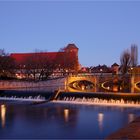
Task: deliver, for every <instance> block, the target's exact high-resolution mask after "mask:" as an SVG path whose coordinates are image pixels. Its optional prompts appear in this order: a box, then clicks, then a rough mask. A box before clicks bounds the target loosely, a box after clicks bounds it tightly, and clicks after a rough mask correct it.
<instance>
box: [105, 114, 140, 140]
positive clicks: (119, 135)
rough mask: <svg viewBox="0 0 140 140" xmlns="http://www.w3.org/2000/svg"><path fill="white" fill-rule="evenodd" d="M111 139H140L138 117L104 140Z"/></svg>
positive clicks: (139, 120)
mask: <svg viewBox="0 0 140 140" xmlns="http://www.w3.org/2000/svg"><path fill="white" fill-rule="evenodd" d="M112 139H125V140H128V139H132V140H135V139H140V117H138V118H136V119H135V120H134V121H132V122H131V123H130V124H128V125H127V126H125V127H123V128H121V129H119V130H118V131H117V132H114V133H113V134H111V135H109V136H108V137H107V138H106V140H112Z"/></svg>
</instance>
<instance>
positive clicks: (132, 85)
mask: <svg viewBox="0 0 140 140" xmlns="http://www.w3.org/2000/svg"><path fill="white" fill-rule="evenodd" d="M130 72H131V77H130V78H131V93H134V76H133V67H131V68H130Z"/></svg>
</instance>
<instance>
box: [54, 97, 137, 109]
mask: <svg viewBox="0 0 140 140" xmlns="http://www.w3.org/2000/svg"><path fill="white" fill-rule="evenodd" d="M53 102H57V103H69V104H85V105H100V106H120V107H138V108H140V102H139V101H136V102H134V101H124V100H123V99H121V100H113V99H110V100H105V99H98V98H89V99H86V98H74V97H70V98H68V97H65V98H64V99H63V100H57V101H53Z"/></svg>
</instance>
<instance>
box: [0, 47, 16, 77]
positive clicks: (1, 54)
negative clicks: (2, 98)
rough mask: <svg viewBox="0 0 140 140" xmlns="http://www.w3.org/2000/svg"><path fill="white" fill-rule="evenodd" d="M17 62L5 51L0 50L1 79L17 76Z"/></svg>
mask: <svg viewBox="0 0 140 140" xmlns="http://www.w3.org/2000/svg"><path fill="white" fill-rule="evenodd" d="M14 70H15V61H14V59H13V58H11V57H10V56H9V55H8V54H7V53H5V50H4V49H0V77H1V78H2V79H3V78H4V79H5V78H11V77H14V76H15V71H14Z"/></svg>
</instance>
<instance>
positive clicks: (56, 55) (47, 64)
mask: <svg viewBox="0 0 140 140" xmlns="http://www.w3.org/2000/svg"><path fill="white" fill-rule="evenodd" d="M10 56H11V57H12V58H13V59H14V60H15V63H16V67H17V69H26V70H27V69H38V71H39V72H40V71H41V70H43V69H50V70H52V69H53V71H57V70H59V71H60V70H62V71H67V72H75V71H78V69H79V66H80V65H79V60H78V48H77V47H76V45H75V44H68V45H67V46H66V47H64V48H62V49H61V50H60V51H58V52H32V53H12V54H11V55H10Z"/></svg>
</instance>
